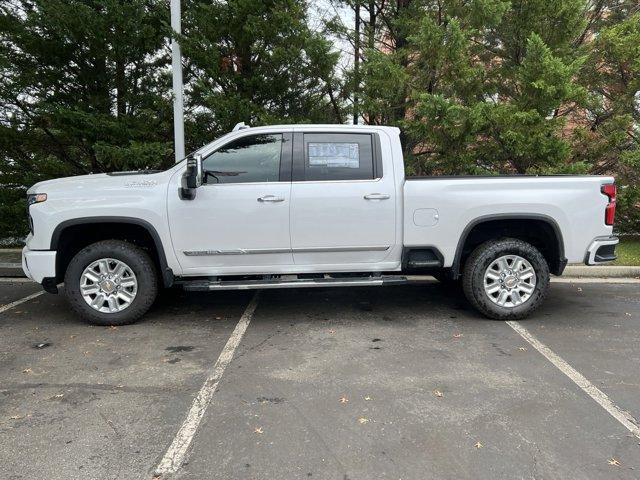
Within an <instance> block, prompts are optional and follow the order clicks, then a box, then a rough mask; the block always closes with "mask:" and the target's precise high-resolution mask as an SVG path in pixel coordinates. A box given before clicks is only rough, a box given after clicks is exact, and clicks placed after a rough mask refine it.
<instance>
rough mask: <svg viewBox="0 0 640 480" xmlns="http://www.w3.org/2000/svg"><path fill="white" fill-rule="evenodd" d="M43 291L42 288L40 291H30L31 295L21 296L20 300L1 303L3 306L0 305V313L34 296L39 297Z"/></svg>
mask: <svg viewBox="0 0 640 480" xmlns="http://www.w3.org/2000/svg"><path fill="white" fill-rule="evenodd" d="M43 293H44V290H42V291H40V292H36V293H32V294H31V295H27V296H26V297H24V298H21V299H20V300H16V301H15V302H11V303H7V304H6V305H3V306H1V307H0V313H4V312H6V311H7V310H9V309H11V308H13V307H17V306H18V305H20V304H21V303H24V302H28V301H29V300H32V299H34V298H36V297H39V296H40V295H42V294H43Z"/></svg>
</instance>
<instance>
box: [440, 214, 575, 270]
mask: <svg viewBox="0 0 640 480" xmlns="http://www.w3.org/2000/svg"><path fill="white" fill-rule="evenodd" d="M504 237H510V238H518V239H520V240H524V241H526V242H528V243H531V244H532V245H534V246H535V247H536V248H538V249H539V250H540V251H541V253H542V254H543V255H544V257H545V259H546V260H547V263H548V264H549V270H550V271H551V273H553V274H555V275H561V274H562V271H563V270H564V267H565V266H566V264H567V260H566V258H565V256H564V241H563V238H562V232H561V230H560V227H559V226H558V224H557V223H556V221H555V220H554V219H553V218H551V217H549V216H547V215H542V214H496V215H486V216H483V217H479V218H477V219H475V220H473V221H472V222H471V223H469V225H467V226H466V227H465V229H464V231H463V232H462V235H461V236H460V239H459V240H458V246H457V248H456V254H455V257H454V260H453V266H452V272H453V274H454V276H455V277H458V276H459V275H460V273H461V271H462V267H463V265H464V261H465V259H466V257H467V256H469V254H470V253H471V252H472V251H473V250H474V248H475V247H477V246H478V245H480V244H481V243H483V242H485V241H487V240H490V239H498V238H504Z"/></svg>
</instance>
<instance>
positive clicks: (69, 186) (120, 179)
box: [27, 170, 170, 195]
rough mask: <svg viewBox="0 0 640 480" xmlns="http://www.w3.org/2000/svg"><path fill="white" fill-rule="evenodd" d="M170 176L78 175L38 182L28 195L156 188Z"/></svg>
mask: <svg viewBox="0 0 640 480" xmlns="http://www.w3.org/2000/svg"><path fill="white" fill-rule="evenodd" d="M169 175H170V173H169V171H157V170H141V171H135V172H114V173H93V174H89V175H77V176H75V177H63V178H56V179H53V180H45V181H43V182H38V183H36V184H35V185H33V186H32V187H31V188H29V189H28V190H27V194H32V193H46V194H48V195H49V194H52V193H55V192H60V191H64V192H70V191H73V190H83V191H86V190H87V189H91V190H98V189H100V190H101V189H111V188H145V187H154V186H156V185H159V184H161V183H164V182H165V181H166V179H167V178H168V176H169Z"/></svg>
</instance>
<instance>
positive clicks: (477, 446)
mask: <svg viewBox="0 0 640 480" xmlns="http://www.w3.org/2000/svg"><path fill="white" fill-rule="evenodd" d="M474 447H476V448H482V447H484V445H482V444H481V443H480V442H476V444H475V445H474Z"/></svg>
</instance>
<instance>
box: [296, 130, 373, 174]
mask: <svg viewBox="0 0 640 480" xmlns="http://www.w3.org/2000/svg"><path fill="white" fill-rule="evenodd" d="M374 171H375V168H374V158H373V143H372V135H370V134H359V133H355V134H354V133H305V134H304V180H306V181H327V180H328V181H332V180H333V181H335V180H372V179H374V178H375V175H374Z"/></svg>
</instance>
